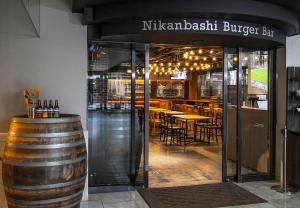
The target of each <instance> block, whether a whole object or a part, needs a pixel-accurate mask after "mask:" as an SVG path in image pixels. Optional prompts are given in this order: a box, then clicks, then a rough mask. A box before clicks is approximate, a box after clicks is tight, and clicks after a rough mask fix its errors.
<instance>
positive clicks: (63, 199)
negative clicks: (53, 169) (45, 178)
mask: <svg viewBox="0 0 300 208" xmlns="http://www.w3.org/2000/svg"><path fill="white" fill-rule="evenodd" d="M82 193H83V190H82V191H79V192H78V193H75V194H72V195H69V196H64V197H60V198H56V199H47V200H37V201H32V200H31V201H27V200H20V199H14V198H12V197H7V200H8V201H11V202H15V203H17V204H22V205H41V204H51V203H58V202H63V201H67V200H70V199H72V198H75V197H77V196H80V195H81V194H82Z"/></svg>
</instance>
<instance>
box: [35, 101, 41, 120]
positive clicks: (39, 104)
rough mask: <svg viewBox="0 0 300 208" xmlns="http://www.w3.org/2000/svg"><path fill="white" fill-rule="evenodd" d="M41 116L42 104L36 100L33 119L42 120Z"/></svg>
mask: <svg viewBox="0 0 300 208" xmlns="http://www.w3.org/2000/svg"><path fill="white" fill-rule="evenodd" d="M42 115H43V108H42V102H41V100H38V102H37V106H36V109H35V117H36V118H42V117H43V116H42Z"/></svg>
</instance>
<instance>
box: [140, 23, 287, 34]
mask: <svg viewBox="0 0 300 208" xmlns="http://www.w3.org/2000/svg"><path fill="white" fill-rule="evenodd" d="M140 23H141V25H140V30H141V31H142V32H185V33H213V34H221V35H224V34H228V35H239V36H245V37H247V36H249V37H257V38H267V39H278V38H279V39H281V38H283V37H284V35H283V34H282V33H281V32H280V31H278V30H277V29H275V28H273V27H270V26H265V25H259V24H253V23H247V22H239V21H231V20H212V19H146V20H141V22H140Z"/></svg>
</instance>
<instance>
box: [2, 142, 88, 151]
mask: <svg viewBox="0 0 300 208" xmlns="http://www.w3.org/2000/svg"><path fill="white" fill-rule="evenodd" d="M82 145H85V141H79V142H73V143H62V144H45V145H43V144H16V143H7V146H8V147H9V148H14V149H58V148H70V147H77V146H82Z"/></svg>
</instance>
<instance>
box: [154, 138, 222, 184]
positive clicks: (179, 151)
mask: <svg viewBox="0 0 300 208" xmlns="http://www.w3.org/2000/svg"><path fill="white" fill-rule="evenodd" d="M149 169H150V170H149V186H150V187H173V186H188V185H198V184H207V183H218V182H221V180H222V145H221V144H201V143H200V144H199V143H195V144H188V145H187V146H183V145H171V146H169V145H168V146H166V145H165V143H163V142H161V141H160V140H159V138H158V136H151V139H150V143H149Z"/></svg>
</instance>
